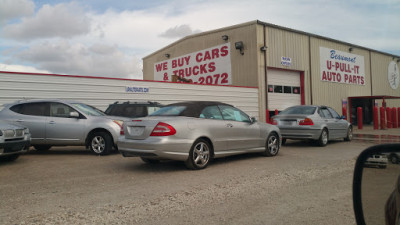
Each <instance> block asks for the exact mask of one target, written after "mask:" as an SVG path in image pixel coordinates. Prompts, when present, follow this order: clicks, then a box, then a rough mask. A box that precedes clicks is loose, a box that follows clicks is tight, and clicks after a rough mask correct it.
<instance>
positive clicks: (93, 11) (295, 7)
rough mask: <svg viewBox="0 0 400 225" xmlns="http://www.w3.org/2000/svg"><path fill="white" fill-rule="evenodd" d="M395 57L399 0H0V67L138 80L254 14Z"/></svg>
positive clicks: (399, 26)
mask: <svg viewBox="0 0 400 225" xmlns="http://www.w3.org/2000/svg"><path fill="white" fill-rule="evenodd" d="M257 19H258V20H261V21H263V22H267V23H273V24H277V25H279V26H284V27H288V28H292V29H296V30H300V31H305V32H309V33H313V34H317V35H322V36H325V37H329V38H333V39H337V40H341V41H345V42H349V43H353V44H357V45H361V46H364V47H368V48H372V49H375V50H379V51H383V52H388V53H391V54H395V55H400V0H336V1H332V0H279V1H276V0H240V1H237V0H203V1H200V0H169V1H164V0H129V1H127V0H113V1H109V0H75V1H68V0H35V1H33V0H0V71H13V72H44V73H56V74H71V75H89V76H104V77H119V78H133V79H141V78H142V58H143V57H144V56H146V55H148V54H150V53H152V52H155V51H157V50H158V49H160V48H162V47H164V46H166V45H168V44H171V43H172V42H174V41H176V40H179V39H180V38H182V37H185V36H187V35H190V34H194V33H198V32H203V31H209V30H213V29H218V28H222V27H227V26H231V25H235V24H240V23H245V22H249V21H253V20H257Z"/></svg>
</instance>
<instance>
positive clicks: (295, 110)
mask: <svg viewBox="0 0 400 225" xmlns="http://www.w3.org/2000/svg"><path fill="white" fill-rule="evenodd" d="M315 109H316V107H315V106H300V107H290V108H287V109H285V110H283V111H282V112H281V113H279V114H280V115H290V114H300V115H312V114H314V113H315Z"/></svg>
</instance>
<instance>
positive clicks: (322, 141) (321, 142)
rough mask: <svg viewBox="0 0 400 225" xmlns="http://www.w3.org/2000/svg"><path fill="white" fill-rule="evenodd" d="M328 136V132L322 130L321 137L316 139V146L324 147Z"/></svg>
mask: <svg viewBox="0 0 400 225" xmlns="http://www.w3.org/2000/svg"><path fill="white" fill-rule="evenodd" d="M328 139H329V134H328V130H327V129H326V128H324V129H323V130H322V132H321V136H320V137H319V139H318V145H319V146H321V147H324V146H326V145H327V144H328Z"/></svg>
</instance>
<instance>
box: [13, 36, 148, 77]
mask: <svg viewBox="0 0 400 225" xmlns="http://www.w3.org/2000/svg"><path fill="white" fill-rule="evenodd" d="M16 57H17V58H18V59H19V60H22V61H25V62H29V63H33V64H35V65H38V68H39V69H42V70H47V71H50V72H52V73H60V74H77V75H88V76H103V77H120V78H134V79H141V78H142V71H141V60H140V59H139V58H137V57H134V56H129V55H127V54H126V53H124V52H122V51H121V50H120V49H119V48H118V46H116V45H113V46H110V45H104V44H95V45H92V46H90V47H87V46H85V45H82V44H71V43H69V42H67V41H59V42H56V43H49V42H46V43H42V44H37V45H33V46H31V47H30V48H29V49H27V50H24V51H22V52H20V53H18V54H17V55H16Z"/></svg>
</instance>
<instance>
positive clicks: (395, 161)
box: [389, 154, 399, 164]
mask: <svg viewBox="0 0 400 225" xmlns="http://www.w3.org/2000/svg"><path fill="white" fill-rule="evenodd" d="M389 160H390V162H391V163H393V164H398V163H399V157H397V155H394V154H392V155H390V158H389Z"/></svg>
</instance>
